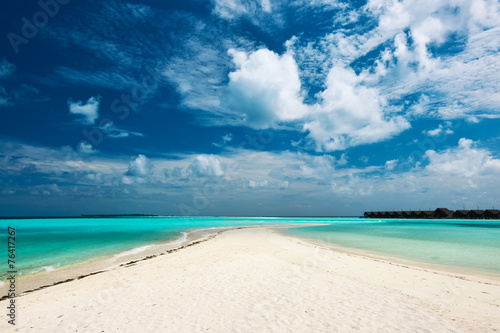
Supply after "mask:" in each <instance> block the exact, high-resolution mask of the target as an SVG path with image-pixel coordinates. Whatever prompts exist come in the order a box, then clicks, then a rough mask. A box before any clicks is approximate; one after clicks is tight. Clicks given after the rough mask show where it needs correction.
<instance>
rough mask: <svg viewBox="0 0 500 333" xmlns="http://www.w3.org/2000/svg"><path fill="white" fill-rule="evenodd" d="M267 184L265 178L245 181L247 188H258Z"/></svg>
mask: <svg viewBox="0 0 500 333" xmlns="http://www.w3.org/2000/svg"><path fill="white" fill-rule="evenodd" d="M268 185H269V182H268V181H267V180H265V179H264V180H253V179H249V180H248V182H247V186H248V187H249V188H260V187H267V186H268Z"/></svg>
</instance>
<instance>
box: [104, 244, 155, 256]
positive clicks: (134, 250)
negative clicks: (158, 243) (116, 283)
mask: <svg viewBox="0 0 500 333" xmlns="http://www.w3.org/2000/svg"><path fill="white" fill-rule="evenodd" d="M150 247H151V245H144V246H139V247H136V248H133V249H132V250H127V251H123V252H120V253H117V254H115V255H114V256H113V259H114V260H116V259H118V258H121V257H125V256H128V255H131V254H136V253H139V252H142V251H146V250H147V249H149V248H150Z"/></svg>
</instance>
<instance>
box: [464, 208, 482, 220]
mask: <svg viewBox="0 0 500 333" xmlns="http://www.w3.org/2000/svg"><path fill="white" fill-rule="evenodd" d="M483 214H484V210H482V209H473V210H469V213H468V214H467V217H468V218H469V219H482V218H483Z"/></svg>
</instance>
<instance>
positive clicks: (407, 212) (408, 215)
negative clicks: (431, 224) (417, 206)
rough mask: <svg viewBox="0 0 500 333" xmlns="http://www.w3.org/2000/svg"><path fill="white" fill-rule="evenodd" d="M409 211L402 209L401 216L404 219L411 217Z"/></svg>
mask: <svg viewBox="0 0 500 333" xmlns="http://www.w3.org/2000/svg"><path fill="white" fill-rule="evenodd" d="M411 213H412V211H411V210H405V211H402V212H401V217H402V218H404V219H409V218H412V217H411Z"/></svg>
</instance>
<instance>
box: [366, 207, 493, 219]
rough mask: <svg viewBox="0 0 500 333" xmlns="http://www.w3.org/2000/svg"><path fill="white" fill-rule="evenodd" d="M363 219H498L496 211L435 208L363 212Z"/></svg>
mask: <svg viewBox="0 0 500 333" xmlns="http://www.w3.org/2000/svg"><path fill="white" fill-rule="evenodd" d="M363 217H365V218H384V219H387V218H395V219H500V211H499V210H498V209H486V210H482V209H472V210H456V211H453V210H449V209H447V208H437V209H436V210H410V211H408V210H405V211H384V212H380V211H377V212H365V213H364V214H363Z"/></svg>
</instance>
